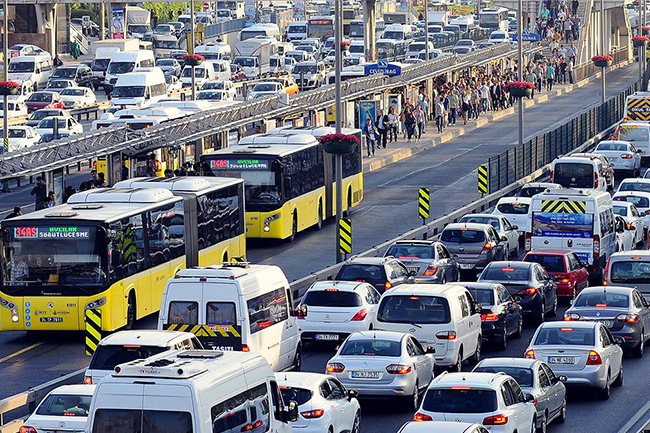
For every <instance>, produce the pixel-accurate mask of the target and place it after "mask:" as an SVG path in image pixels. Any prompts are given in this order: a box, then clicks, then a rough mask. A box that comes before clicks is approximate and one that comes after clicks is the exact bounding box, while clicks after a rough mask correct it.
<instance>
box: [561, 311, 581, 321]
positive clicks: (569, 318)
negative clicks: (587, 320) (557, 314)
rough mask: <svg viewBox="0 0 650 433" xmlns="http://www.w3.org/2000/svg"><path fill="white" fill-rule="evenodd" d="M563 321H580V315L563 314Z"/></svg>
mask: <svg viewBox="0 0 650 433" xmlns="http://www.w3.org/2000/svg"><path fill="white" fill-rule="evenodd" d="M564 320H566V321H567V322H570V321H573V320H580V314H578V313H565V314H564Z"/></svg>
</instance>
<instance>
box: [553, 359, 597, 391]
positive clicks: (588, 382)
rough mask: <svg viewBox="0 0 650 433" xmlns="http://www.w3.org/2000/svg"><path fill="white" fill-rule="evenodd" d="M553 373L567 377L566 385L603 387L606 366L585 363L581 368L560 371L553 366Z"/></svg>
mask: <svg viewBox="0 0 650 433" xmlns="http://www.w3.org/2000/svg"><path fill="white" fill-rule="evenodd" d="M553 372H554V373H555V374H563V375H565V376H566V377H567V381H566V382H564V384H565V385H567V386H576V387H578V386H587V387H594V388H600V389H604V388H605V384H606V382H607V367H606V366H605V365H604V364H602V365H587V366H586V367H585V368H584V369H582V370H578V371H575V370H569V371H562V370H556V368H553Z"/></svg>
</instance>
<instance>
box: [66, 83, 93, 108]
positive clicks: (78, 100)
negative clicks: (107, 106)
mask: <svg viewBox="0 0 650 433" xmlns="http://www.w3.org/2000/svg"><path fill="white" fill-rule="evenodd" d="M61 100H63V107H64V108H65V109H66V110H70V109H73V108H81V107H87V106H89V105H95V104H96V103H97V97H96V96H95V93H94V92H93V91H92V90H90V89H89V88H88V87H68V88H66V89H63V91H61Z"/></svg>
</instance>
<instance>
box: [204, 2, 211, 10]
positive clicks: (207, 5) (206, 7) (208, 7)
mask: <svg viewBox="0 0 650 433" xmlns="http://www.w3.org/2000/svg"><path fill="white" fill-rule="evenodd" d="M208 9H210V3H208V2H204V3H203V10H204V11H207V10H208Z"/></svg>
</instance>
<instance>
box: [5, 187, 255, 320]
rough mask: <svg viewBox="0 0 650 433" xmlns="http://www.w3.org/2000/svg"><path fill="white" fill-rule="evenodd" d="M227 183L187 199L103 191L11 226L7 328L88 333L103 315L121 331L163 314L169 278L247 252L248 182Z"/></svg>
mask: <svg viewBox="0 0 650 433" xmlns="http://www.w3.org/2000/svg"><path fill="white" fill-rule="evenodd" d="M208 182H210V183H212V181H208ZM227 184H228V186H225V187H223V188H221V187H216V188H214V185H212V186H211V187H209V188H204V190H203V191H195V192H194V193H193V194H185V195H183V196H176V195H174V193H172V191H170V190H169V189H163V188H155V189H154V188H106V189H97V190H91V191H85V192H81V193H78V194H75V195H74V196H72V197H71V198H70V199H69V200H68V203H67V204H64V205H60V206H55V207H53V208H49V209H43V210H40V211H36V212H33V213H31V214H27V215H24V216H20V217H16V218H13V219H9V220H4V221H2V224H1V228H2V247H1V254H2V266H1V267H0V269H1V271H2V279H1V284H0V329H1V330H3V331H46V330H51V331H70V330H72V331H74V330H83V329H84V315H85V311H86V310H87V309H94V310H100V311H101V327H102V330H104V331H113V330H116V329H119V328H122V327H126V328H131V327H132V326H133V323H134V322H135V320H137V319H140V318H142V317H145V316H147V315H149V314H151V313H154V312H156V311H158V310H159V309H160V302H161V298H162V293H163V290H164V287H165V284H166V282H167V280H168V279H169V278H172V277H173V276H174V275H175V273H176V272H177V271H178V270H179V269H181V268H184V267H185V266H186V263H196V262H198V264H200V265H203V266H205V265H209V264H214V263H218V262H219V261H220V258H225V257H226V255H225V253H224V251H232V252H231V253H230V254H232V256H234V255H243V251H242V250H241V248H243V246H244V245H245V240H244V207H243V182H234V183H233V182H227ZM217 192H220V193H221V196H220V197H215V195H219V194H217ZM202 197H206V198H205V199H204V198H202ZM219 227H222V228H227V229H224V230H221V231H218V230H216V229H217V228H219ZM202 233H203V234H202ZM235 239H236V240H237V246H234V244H233V240H235ZM186 249H187V250H186ZM197 253H198V254H197ZM192 256H193V257H192ZM198 257H200V260H199V258H198ZM208 258H210V259H208Z"/></svg>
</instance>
